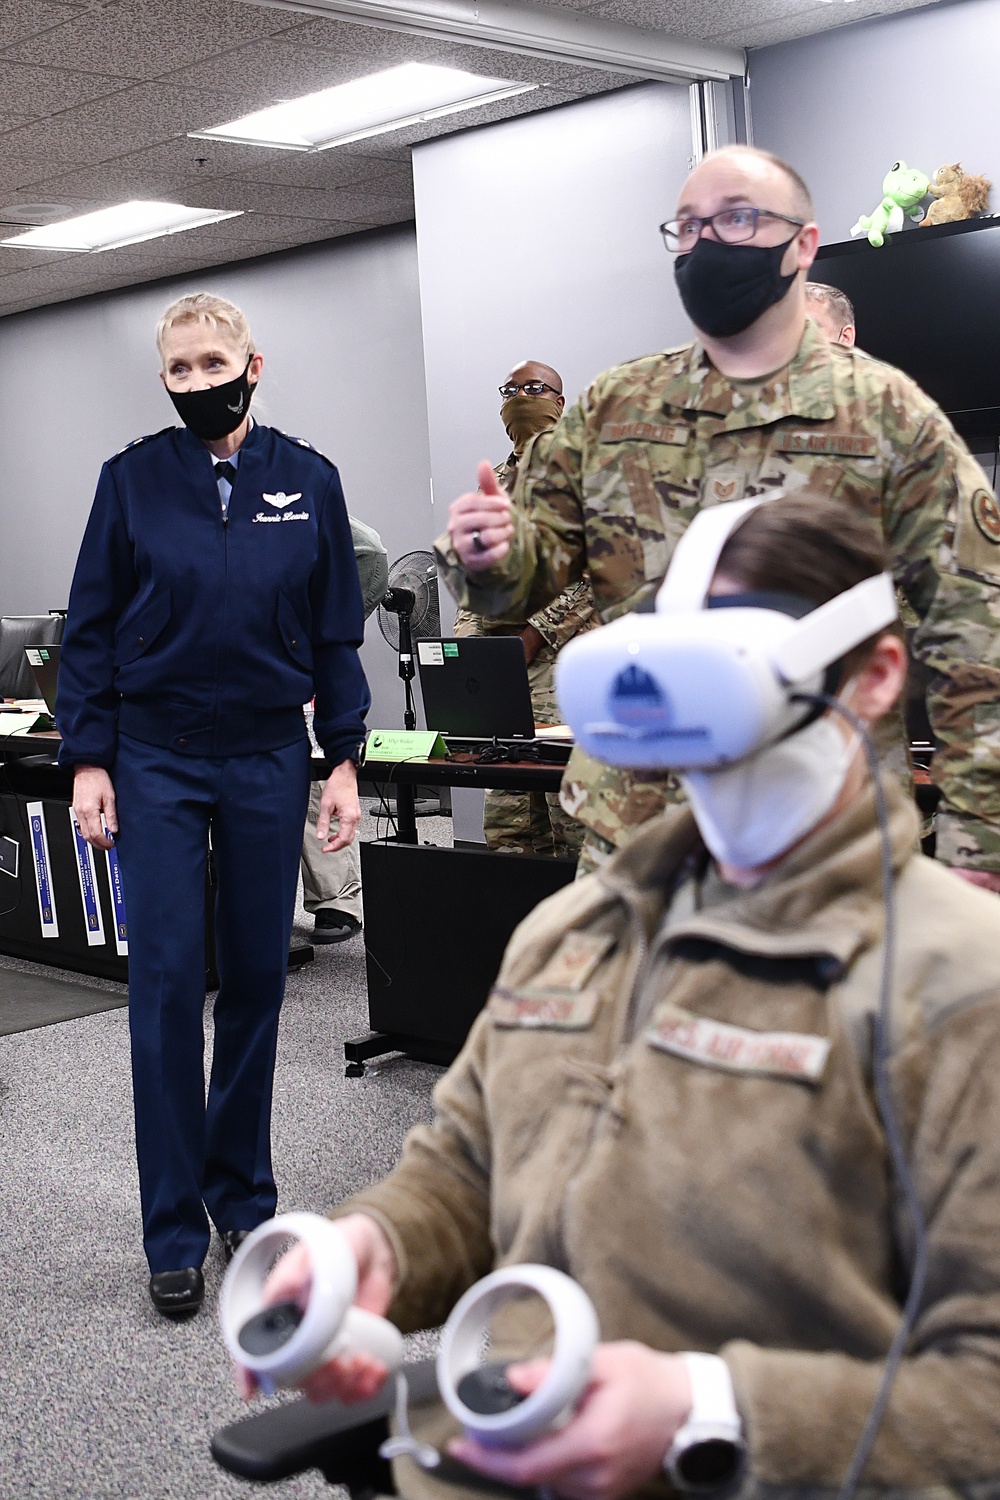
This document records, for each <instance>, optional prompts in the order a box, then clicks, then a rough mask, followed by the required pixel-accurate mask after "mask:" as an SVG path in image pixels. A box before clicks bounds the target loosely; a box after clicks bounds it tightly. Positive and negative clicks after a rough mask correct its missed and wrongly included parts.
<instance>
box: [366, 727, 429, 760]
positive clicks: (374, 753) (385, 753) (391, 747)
mask: <svg viewBox="0 0 1000 1500" xmlns="http://www.w3.org/2000/svg"><path fill="white" fill-rule="evenodd" d="M447 755H448V751H447V749H446V747H445V743H444V740H443V739H442V738H441V736H440V734H438V732H437V730H436V729H372V730H369V733H368V738H367V740H366V741H365V760H366V761H369V760H382V761H384V760H388V761H396V762H398V761H402V760H445V759H446V758H447Z"/></svg>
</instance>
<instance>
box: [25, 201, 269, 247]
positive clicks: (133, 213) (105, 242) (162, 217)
mask: <svg viewBox="0 0 1000 1500" xmlns="http://www.w3.org/2000/svg"><path fill="white" fill-rule="evenodd" d="M242 212H243V210H242V209H241V208H236V209H232V208H186V207H185V206H184V204H183V203H157V202H154V201H152V200H149V199H142V198H134V199H133V200H132V201H131V202H129V203H116V204H115V206H114V207H113V208H99V209H97V210H96V212H94V213H89V214H76V215H75V216H74V217H73V218H72V219H62V220H60V221H59V222H58V223H56V224H39V225H38V226H37V227H36V228H34V229H29V230H27V231H26V233H24V234H15V235H13V236H12V238H11V239H8V240H0V245H11V246H13V247H15V248H16V249H18V250H69V251H76V252H77V253H80V252H86V251H96V250H117V249H119V248H120V247H121V246H122V245H137V244H138V243H139V241H140V240H155V239H159V237H160V235H163V234H179V233H180V232H181V230H184V229H197V228H199V226H200V225H202V224H217V223H218V222H219V220H220V219H235V218H237V217H238V216H239V215H240V214H241V213H242Z"/></svg>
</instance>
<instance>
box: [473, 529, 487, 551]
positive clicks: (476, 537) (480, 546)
mask: <svg viewBox="0 0 1000 1500" xmlns="http://www.w3.org/2000/svg"><path fill="white" fill-rule="evenodd" d="M472 545H473V546H474V547H475V549H476V551H477V552H485V551H486V550H487V549H486V543H485V542H484V541H483V539H482V537H481V536H480V534H479V532H478V531H474V532H473V533H472Z"/></svg>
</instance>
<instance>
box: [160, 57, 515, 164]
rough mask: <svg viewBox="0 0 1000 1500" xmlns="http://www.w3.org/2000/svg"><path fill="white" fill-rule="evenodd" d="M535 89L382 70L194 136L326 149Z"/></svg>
mask: <svg viewBox="0 0 1000 1500" xmlns="http://www.w3.org/2000/svg"><path fill="white" fill-rule="evenodd" d="M536 87H537V85H536V84H533V83H511V82H510V81H509V80H508V79H506V78H483V77H481V76H480V75H479V74H478V73H465V72H463V71H462V70H461V69H460V68H439V67H435V66H432V65H431V64H429V63H403V64H402V65H401V66H400V67H398V68H388V69H386V71H385V72H384V73H371V74H369V76H368V77H367V78H355V79H353V80H352V82H351V83H339V84H337V85H336V87H334V88H332V89H321V90H320V92H319V93H318V94H306V95H305V96H304V97H303V98H301V99H289V100H287V101H286V102H285V103H284V104H274V105H272V106H271V107H270V108H269V109H258V110H257V111H256V112H255V113H254V114H252V115H244V116H243V118H242V119H241V120H232V121H231V122H230V123H229V124H228V125H215V126H213V127H212V129H210V130H192V131H190V132H189V134H190V135H192V136H194V137H195V138H196V139H198V140H206V141H238V142H241V143H242V144H245V145H254V146H278V147H282V148H283V149H284V150H286V151H326V150H328V149H329V147H331V146H345V145H347V143H348V141H361V140H364V139H365V138H366V137H367V136H371V135H383V134H384V133H385V132H386V131H389V130H402V128H403V127H404V125H420V124H423V122H424V121H425V120H436V119H438V118H439V117H440V116H441V115H450V114H455V113H457V112H458V111H459V110H462V109H475V108H477V107H478V106H479V105H481V104H492V103H493V101H494V100H496V99H509V98H510V97H511V96H512V95H513V94H524V93H527V92H528V90H529V89H533V88H536Z"/></svg>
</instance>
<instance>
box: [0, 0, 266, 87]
mask: <svg viewBox="0 0 1000 1500" xmlns="http://www.w3.org/2000/svg"><path fill="white" fill-rule="evenodd" d="M27 7H28V0H21V8H22V9H26V8H27ZM294 19H295V18H294V16H290V15H289V13H288V12H287V11H281V10H274V9H271V8H270V7H268V6H256V5H243V4H240V3H238V0H169V3H167V0H112V3H111V4H106V5H101V6H95V7H93V8H89V7H88V8H87V9H86V10H85V11H81V12H80V13H79V14H78V15H74V16H73V17H72V18H71V19H69V20H67V21H65V22H64V23H63V24H62V25H61V26H58V27H56V29H55V30H53V31H46V32H44V33H43V34H41V35H36V36H33V37H31V38H30V40H28V41H21V42H17V43H16V44H15V45H13V46H10V47H8V49H7V52H6V56H7V57H8V58H10V59H11V60H12V61H15V62H24V63H38V64H42V65H45V66H49V67H54V68H71V69H82V70H84V71H87V72H93V73H107V72H112V73H116V74H118V75H120V76H121V77H123V78H157V77H159V76H160V75H161V74H163V73H168V72H173V71H174V70H175V69H176V68H181V67H184V66H185V65H186V64H187V63H189V62H190V61H191V59H192V58H198V59H202V58H208V57H217V56H219V55H220V54H223V53H227V52H230V51H232V50H233V48H235V47H238V46H239V45H240V44H241V43H244V42H249V41H253V40H254V39H255V38H257V37H263V36H269V35H272V34H274V33H279V32H281V31H284V30H286V29H287V28H288V26H289V25H290V24H294Z"/></svg>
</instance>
